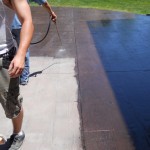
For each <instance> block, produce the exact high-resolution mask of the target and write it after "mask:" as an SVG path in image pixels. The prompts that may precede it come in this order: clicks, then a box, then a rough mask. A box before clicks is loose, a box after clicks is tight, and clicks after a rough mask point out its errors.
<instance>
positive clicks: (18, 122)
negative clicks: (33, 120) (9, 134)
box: [12, 107, 23, 134]
mask: <svg viewBox="0 0 150 150" xmlns="http://www.w3.org/2000/svg"><path fill="white" fill-rule="evenodd" d="M22 122H23V107H21V111H20V113H19V115H18V116H17V117H16V118H13V119H12V124H13V133H14V134H18V133H19V132H20V131H21V127H22Z"/></svg>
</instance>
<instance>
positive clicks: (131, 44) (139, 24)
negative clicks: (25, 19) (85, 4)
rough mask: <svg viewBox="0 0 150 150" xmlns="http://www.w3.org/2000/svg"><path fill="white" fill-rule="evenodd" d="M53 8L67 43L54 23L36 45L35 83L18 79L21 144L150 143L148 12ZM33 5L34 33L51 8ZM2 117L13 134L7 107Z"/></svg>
mask: <svg viewBox="0 0 150 150" xmlns="http://www.w3.org/2000/svg"><path fill="white" fill-rule="evenodd" d="M55 11H56V13H57V14H58V22H57V25H58V29H59V31H60V36H61V39H62V43H63V46H61V44H60V41H59V38H58V35H57V32H56V28H55V26H54V24H51V29H50V33H49V34H48V37H47V38H46V39H45V40H44V41H43V42H42V43H39V44H37V45H32V46H31V77H30V83H29V85H28V86H25V87H21V91H22V94H23V96H24V109H25V118H24V124H23V129H24V130H25V132H26V141H25V143H24V145H23V147H22V150H32V149H35V150H82V149H85V150H135V149H136V150H149V149H150V144H149V141H150V140H149V129H150V124H149V122H150V119H149V118H150V112H149V108H150V101H149V90H150V86H149V82H150V79H149V70H150V68H149V64H150V62H149V55H150V52H149V48H150V44H149V43H150V42H149V40H148V39H150V37H149V35H150V28H149V25H150V21H149V18H148V16H142V15H134V14H129V13H120V12H112V11H102V10H95V9H77V8H55ZM32 13H33V19H34V22H35V34H34V40H35V41H36V40H38V39H40V38H41V36H42V35H44V34H45V32H46V28H47V24H48V15H47V14H46V13H45V12H44V11H43V10H42V8H40V7H39V8H34V7H33V8H32ZM34 75H36V76H34ZM0 109H1V108H0ZM0 112H2V110H0ZM0 118H1V123H0V126H1V132H2V133H3V134H5V135H6V136H7V137H9V135H10V134H11V130H12V129H11V128H10V127H11V122H10V120H7V119H5V116H4V114H3V113H0ZM0 150H1V149H0ZM2 150H3V149H2Z"/></svg>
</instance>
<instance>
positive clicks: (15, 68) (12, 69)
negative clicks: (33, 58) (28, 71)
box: [8, 55, 25, 78]
mask: <svg viewBox="0 0 150 150" xmlns="http://www.w3.org/2000/svg"><path fill="white" fill-rule="evenodd" d="M24 61H25V57H23V56H21V55H16V56H15V57H14V59H13V60H12V61H11V63H10V65H9V69H8V72H9V75H10V77H11V78H16V77H18V76H20V75H21V73H22V71H23V69H24Z"/></svg>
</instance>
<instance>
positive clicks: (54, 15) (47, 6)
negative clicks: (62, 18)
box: [42, 1, 57, 22]
mask: <svg viewBox="0 0 150 150" xmlns="http://www.w3.org/2000/svg"><path fill="white" fill-rule="evenodd" d="M42 6H43V7H44V8H45V9H46V10H47V12H48V13H49V14H50V16H51V19H52V21H53V22H56V19H57V16H56V14H55V12H54V11H53V10H52V8H51V6H50V4H49V3H48V2H47V1H46V2H45V3H43V4H42Z"/></svg>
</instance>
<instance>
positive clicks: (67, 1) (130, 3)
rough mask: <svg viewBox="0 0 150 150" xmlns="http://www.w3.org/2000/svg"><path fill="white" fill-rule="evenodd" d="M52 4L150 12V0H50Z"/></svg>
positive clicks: (139, 12) (141, 12) (140, 12)
mask: <svg viewBox="0 0 150 150" xmlns="http://www.w3.org/2000/svg"><path fill="white" fill-rule="evenodd" d="M48 1H49V3H50V4H51V5H52V6H63V7H70V6H71V7H82V8H97V9H107V10H117V11H126V12H132V13H138V14H150V0H48Z"/></svg>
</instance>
